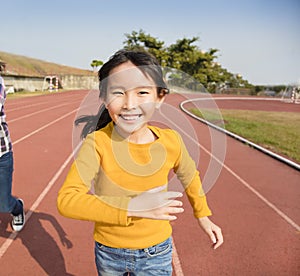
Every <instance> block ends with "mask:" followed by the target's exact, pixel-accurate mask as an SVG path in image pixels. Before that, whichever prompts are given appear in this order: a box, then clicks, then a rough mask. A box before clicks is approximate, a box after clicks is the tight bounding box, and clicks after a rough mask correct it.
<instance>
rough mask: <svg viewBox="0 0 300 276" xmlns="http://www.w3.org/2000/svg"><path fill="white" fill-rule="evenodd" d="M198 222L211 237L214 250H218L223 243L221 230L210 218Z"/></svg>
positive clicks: (200, 219)
mask: <svg viewBox="0 0 300 276" xmlns="http://www.w3.org/2000/svg"><path fill="white" fill-rule="evenodd" d="M198 222H199V225H200V226H201V228H202V229H203V231H204V232H205V233H206V234H207V235H208V236H209V237H210V239H211V241H212V243H213V248H214V249H217V248H218V247H219V246H220V245H221V244H222V243H223V235H222V231H221V228H220V227H219V226H217V225H215V224H214V223H213V222H212V221H211V220H210V219H209V218H208V217H203V218H199V219H198Z"/></svg>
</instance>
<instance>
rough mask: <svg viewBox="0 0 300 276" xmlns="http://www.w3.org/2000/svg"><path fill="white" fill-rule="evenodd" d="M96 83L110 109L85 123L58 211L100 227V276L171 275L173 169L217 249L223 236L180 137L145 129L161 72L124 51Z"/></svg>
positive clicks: (162, 90) (162, 92) (162, 88)
mask: <svg viewBox="0 0 300 276" xmlns="http://www.w3.org/2000/svg"><path fill="white" fill-rule="evenodd" d="M99 80H100V97H101V98H102V99H103V101H104V104H105V106H102V107H101V108H100V114H101V116H100V118H99V120H98V122H96V123H95V122H94V123H95V124H94V125H93V118H92V117H90V119H91V120H88V121H87V124H86V126H85V128H84V130H83V132H84V135H83V136H84V137H85V136H86V135H87V136H86V138H85V140H84V142H83V145H82V147H81V149H80V151H79V153H78V156H77V157H76V160H75V162H74V163H73V164H72V167H71V169H70V171H69V173H68V175H67V178H66V180H65V182H64V184H63V186H62V188H61V190H60V191H59V194H58V199H57V203H58V209H59V211H60V213H61V214H62V215H64V216H66V217H70V218H74V219H80V220H88V221H93V222H95V228H94V239H95V258H96V265H97V270H98V274H99V275H114V276H115V275H127V273H129V274H128V275H172V242H171V233H172V228H171V225H170V221H172V220H175V219H176V214H179V213H182V212H183V208H182V202H181V201H180V200H178V199H176V198H178V197H180V196H182V194H181V193H179V192H171V191H167V190H168V175H169V172H170V171H171V170H173V171H174V172H175V173H176V175H177V177H178V178H179V180H180V181H181V183H182V185H183V187H184V190H185V192H186V194H187V196H188V198H189V201H190V203H191V205H192V207H193V210H194V215H195V217H196V218H197V219H198V221H199V224H200V226H201V227H202V228H203V230H204V231H205V232H206V233H207V234H208V235H209V237H210V239H211V241H212V243H213V244H214V248H215V249H216V248H218V247H219V246H220V245H221V244H222V243H223V236H222V233H221V229H220V228H219V227H218V226H216V225H215V224H214V223H213V222H212V221H211V220H210V219H209V218H208V216H210V215H211V211H210V209H209V207H208V205H207V202H206V197H205V194H204V192H203V190H202V186H201V181H200V178H199V173H198V171H197V169H196V167H195V163H194V161H193V160H192V159H191V157H190V156H189V154H188V152H187V150H186V147H185V145H184V143H183V141H182V139H181V137H180V135H179V134H178V133H177V132H175V131H174V130H171V129H162V128H159V127H155V126H150V125H149V124H148V122H149V120H150V119H151V117H152V114H153V113H154V112H155V109H156V108H159V106H160V105H161V104H162V102H163V100H164V98H165V96H166V94H167V93H168V92H169V90H168V88H167V86H166V84H165V82H164V80H163V74H162V70H161V68H160V66H159V64H158V62H157V60H156V59H155V58H154V57H152V56H151V55H150V54H148V53H145V52H136V51H126V50H121V51H119V52H117V53H116V54H115V55H113V56H112V57H111V59H110V60H109V61H108V62H107V63H105V64H104V65H103V66H102V67H101V69H100V70H99ZM100 114H99V115H100ZM88 119H89V118H88ZM84 121H86V118H80V119H79V120H78V122H84ZM92 184H93V185H94V194H91V193H90V192H89V191H90V189H91V185H92Z"/></svg>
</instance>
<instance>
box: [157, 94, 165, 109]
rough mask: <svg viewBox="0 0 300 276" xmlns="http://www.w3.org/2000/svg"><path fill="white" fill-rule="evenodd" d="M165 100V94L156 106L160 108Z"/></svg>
mask: <svg viewBox="0 0 300 276" xmlns="http://www.w3.org/2000/svg"><path fill="white" fill-rule="evenodd" d="M164 100H165V96H162V97H159V98H158V99H157V101H156V104H155V108H156V109H159V108H160V106H161V105H162V103H163V102H164Z"/></svg>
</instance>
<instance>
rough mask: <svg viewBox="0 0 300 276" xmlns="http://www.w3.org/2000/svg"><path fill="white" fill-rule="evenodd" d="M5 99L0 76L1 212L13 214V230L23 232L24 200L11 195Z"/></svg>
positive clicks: (9, 147) (9, 146)
mask: <svg viewBox="0 0 300 276" xmlns="http://www.w3.org/2000/svg"><path fill="white" fill-rule="evenodd" d="M5 99H6V92H5V86H4V81H3V78H2V77H1V76H0V212H1V213H11V215H12V217H13V219H12V222H11V226H12V228H13V230H15V231H21V230H22V229H23V227H24V224H25V214H24V209H23V200H22V199H20V198H15V197H13V196H12V194H11V190H12V177H13V166H14V161H13V151H12V143H11V139H10V135H9V130H8V126H7V123H6V120H5V117H6V116H5V112H4V102H5Z"/></svg>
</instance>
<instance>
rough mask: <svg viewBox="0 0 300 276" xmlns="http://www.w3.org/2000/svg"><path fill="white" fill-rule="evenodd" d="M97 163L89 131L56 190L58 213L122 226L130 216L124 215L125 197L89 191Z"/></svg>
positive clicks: (98, 163)
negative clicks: (102, 194) (57, 190)
mask: <svg viewBox="0 0 300 276" xmlns="http://www.w3.org/2000/svg"><path fill="white" fill-rule="evenodd" d="M99 166H100V161H99V153H98V152H97V151H96V150H95V143H94V135H93V134H90V135H88V136H87V138H86V140H85V141H84V143H83V145H82V147H81V149H80V151H79V154H78V156H77V158H76V160H75V161H74V163H73V164H72V166H71V168H70V170H69V173H68V175H67V177H66V180H65V182H64V184H63V186H62V187H61V189H60V191H59V193H58V197H57V207H58V210H59V212H60V214H61V215H63V216H66V217H69V218H73V219H80V220H88V221H93V222H100V223H106V224H113V225H123V226H126V225H128V224H129V223H130V221H131V218H127V208H128V203H129V200H130V198H129V197H107V196H96V195H94V194H92V193H91V192H90V188H91V183H92V181H93V180H94V179H95V176H96V175H97V173H98V171H99ZM110 202H112V203H113V204H109V203H110Z"/></svg>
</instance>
